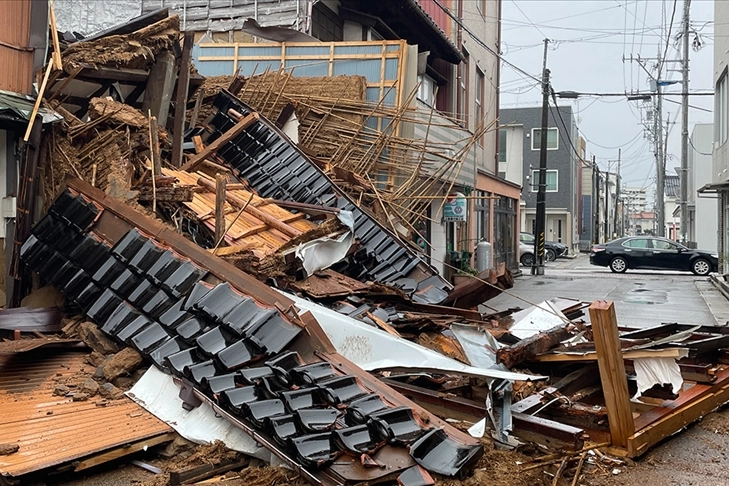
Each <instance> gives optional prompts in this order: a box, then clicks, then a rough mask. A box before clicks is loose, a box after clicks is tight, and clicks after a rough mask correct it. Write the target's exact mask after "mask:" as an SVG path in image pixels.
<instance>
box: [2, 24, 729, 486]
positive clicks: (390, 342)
mask: <svg viewBox="0 0 729 486" xmlns="http://www.w3.org/2000/svg"><path fill="white" fill-rule="evenodd" d="M383 45H384V46H387V45H388V44H387V43H384V44H382V43H381V44H380V47H382V46H383ZM279 48H280V46H276V47H273V49H279ZM53 51H54V52H53V53H52V56H51V60H50V61H49V62H48V64H47V67H46V68H45V71H44V81H43V82H42V83H41V85H40V92H39V95H38V99H37V100H38V102H37V103H36V105H35V107H32V106H29V105H30V102H31V101H32V100H28V99H24V98H22V97H18V96H14V97H11V98H4V99H5V100H8V99H11V100H13V102H15V103H16V109H15V111H12V112H11V113H12V114H11V115H10V116H12V117H14V118H15V119H14V121H13V122H14V123H16V124H21V125H22V123H23V121H22V120H25V123H26V124H27V125H28V126H27V133H28V134H30V137H29V140H32V143H29V144H28V145H27V146H26V148H25V152H24V154H25V159H24V163H23V164H21V170H20V188H22V191H20V192H19V194H18V199H17V207H18V218H17V221H16V227H15V230H14V235H15V238H14V244H13V245H11V248H10V250H11V253H12V255H11V260H10V265H9V268H10V271H11V275H12V277H13V285H12V286H10V287H9V295H8V299H9V302H10V303H11V304H13V305H12V307H17V306H19V305H21V304H22V303H23V302H24V301H25V302H26V303H27V302H28V301H29V300H28V297H26V294H30V296H33V295H39V294H41V293H43V295H44V296H46V297H45V298H44V299H43V300H42V302H43V303H44V304H46V305H43V306H41V307H43V308H42V309H39V310H31V309H27V308H23V307H21V308H20V309H8V310H6V311H3V312H0V331H2V332H3V333H4V334H5V336H7V337H8V339H7V340H6V341H4V342H2V343H0V404H2V407H3V410H12V413H9V414H5V415H4V417H3V419H2V421H0V422H1V423H0V443H3V445H7V446H8V447H7V449H3V450H4V451H5V452H4V453H3V455H0V478H1V479H2V481H4V482H9V483H12V482H17V481H20V482H22V481H24V480H28V479H31V478H33V477H35V476H34V475H36V474H45V473H48V472H49V471H57V470H69V469H71V470H75V471H83V470H85V469H88V468H91V467H93V466H95V465H98V464H102V463H104V462H105V461H108V460H110V459H111V458H117V457H121V456H125V455H129V454H133V453H135V452H137V451H140V450H144V449H146V448H149V447H154V446H156V445H159V444H165V443H168V442H170V441H172V440H173V438H174V436H175V432H177V433H179V434H180V435H182V436H185V437H189V438H191V440H196V441H199V442H213V441H215V440H223V441H224V442H225V444H226V446H227V447H229V448H231V449H234V450H236V451H239V452H242V453H244V454H245V455H246V456H247V457H257V458H260V459H263V460H265V461H267V462H273V463H280V464H284V465H286V466H287V467H289V468H291V469H292V470H294V471H296V472H297V473H298V474H299V475H300V477H301V478H303V479H305V480H306V481H308V482H310V483H312V484H327V485H340V484H355V483H371V482H385V481H390V482H395V481H397V482H399V483H400V484H407V485H415V484H433V483H434V481H435V479H434V477H435V478H439V477H441V476H443V477H458V478H466V477H468V476H470V475H471V474H474V469H475V468H476V469H483V468H484V467H486V466H485V464H487V463H488V462H489V457H488V454H487V451H485V450H484V443H485V442H488V441H490V440H492V439H491V438H493V440H494V441H496V442H497V443H499V444H503V445H504V446H511V447H513V446H514V445H515V444H518V443H526V442H530V443H537V444H540V445H542V446H544V447H551V448H553V449H558V450H559V452H558V453H557V454H556V459H557V461H556V462H560V461H561V464H557V465H558V466H559V468H558V469H557V471H556V472H555V473H554V481H555V482H556V481H558V480H559V477H560V476H561V475H564V476H565V477H567V475H568V474H569V475H572V476H573V477H574V478H575V480H576V479H577V478H579V477H580V474H582V468H583V463H584V458H585V454H586V453H587V451H588V450H589V449H591V448H603V449H605V450H609V451H610V452H612V453H613V454H615V455H622V456H628V457H638V456H640V455H642V454H644V453H645V451H646V450H647V449H648V448H650V447H651V446H652V445H654V444H656V443H657V442H658V441H660V440H662V439H663V438H664V437H667V436H669V435H670V434H672V433H674V432H675V431H677V430H679V429H680V428H681V427H683V426H684V425H685V424H686V423H688V422H690V421H693V420H695V419H697V418H699V417H700V416H702V415H703V414H705V413H707V412H708V411H710V410H711V409H713V408H714V407H716V406H718V405H721V404H722V403H724V402H726V401H727V399H729V386H728V385H727V383H729V381H728V380H729V375H728V374H727V373H729V372H728V371H727V370H726V369H725V368H724V367H723V366H722V365H721V364H722V359H723V356H724V354H725V352H724V351H723V348H724V347H725V346H727V345H728V344H729V342H727V335H726V332H725V331H724V330H723V329H721V328H716V327H710V326H687V325H683V324H674V325H671V326H661V327H659V328H656V329H648V330H630V331H628V330H624V329H623V330H622V331H623V332H622V334H621V333H619V330H618V325H617V322H616V320H615V313H614V308H613V307H612V304H611V303H605V302H595V303H592V305H590V303H583V302H579V301H574V300H570V299H552V300H551V301H547V302H544V303H541V304H539V305H531V304H530V303H528V302H525V304H527V305H526V307H525V308H524V309H521V310H520V309H506V310H503V311H498V310H489V311H485V310H484V309H485V308H484V307H483V306H482V307H479V306H480V305H481V304H483V303H485V302H487V301H488V299H489V298H491V297H493V296H495V295H498V294H499V293H500V292H503V291H508V289H509V288H510V287H511V286H512V284H513V278H512V275H511V273H510V271H509V269H508V268H507V266H506V265H505V264H503V263H502V264H499V265H495V266H493V267H492V268H491V267H490V268H486V269H485V270H484V271H482V272H480V273H479V274H478V275H476V276H472V277H471V278H469V279H468V280H467V281H466V282H465V283H461V284H459V285H455V286H454V285H453V284H452V283H451V282H450V281H449V279H447V278H445V277H444V275H443V274H442V272H440V271H439V269H438V268H436V267H435V266H434V265H433V264H432V262H429V261H428V258H427V255H426V254H424V253H423V252H422V251H421V249H420V248H419V247H418V245H417V244H414V243H413V238H412V234H411V233H409V232H408V227H409V225H410V230H411V231H412V230H415V229H417V228H413V226H415V224H414V222H413V221H412V220H410V221H409V218H408V216H407V214H408V213H407V212H402V211H395V208H396V206H395V205H394V202H395V201H397V200H398V199H397V198H394V197H392V194H390V195H389V196H388V194H387V191H385V190H382V189H381V188H380V187H379V186H378V182H377V181H376V180H372V179H371V178H370V177H369V175H368V174H369V170H370V169H371V168H372V167H374V166H376V164H379V163H381V162H382V160H383V159H382V158H381V155H382V153H383V152H387V151H386V150H385V149H388V150H392V151H393V152H396V151H397V150H404V148H403V146H402V143H403V142H402V140H401V139H400V138H399V137H398V136H395V135H392V136H390V135H388V134H387V133H386V132H383V131H379V132H378V131H377V130H379V128H377V127H376V125H377V124H378V123H379V124H380V125H381V120H382V119H383V118H387V117H393V118H394V117H396V116H399V117H400V118H401V119H405V120H406V119H407V117H409V116H411V114H409V112H407V110H404V111H403V112H402V113H399V114H398V113H395V112H394V111H392V110H391V109H388V110H389V111H385V109H384V108H383V109H382V111H375V115H376V116H375V117H374V118H375V120H374V121H372V120H371V119H369V118H367V117H364V116H362V115H361V113H362V111H363V110H364V109H365V108H367V107H369V108H376V106H374V107H373V106H372V104H368V103H367V100H366V91H367V89H368V87H367V82H366V80H365V79H362V78H357V77H354V76H344V77H336V76H334V77H329V78H325V79H321V78H302V79H298V78H297V77H294V76H289V75H287V73H285V72H283V71H277V72H273V71H270V70H269V71H267V72H265V73H264V74H261V75H258V76H250V77H242V76H227V77H222V78H203V76H201V75H199V73H197V72H196V71H195V69H194V66H193V64H192V63H191V59H192V57H193V43H192V36H191V35H189V34H186V35H184V36H182V35H181V34H180V31H179V18H178V17H176V16H169V15H168V12H167V11H165V10H162V11H155V12H151V13H149V14H146V15H145V16H142V17H140V18H136V19H133V20H132V21H131V22H129V23H127V24H124V25H121V26H118V27H117V28H115V29H110V30H107V31H105V32H103V33H102V34H99V35H97V36H94V37H91V38H88V39H85V40H82V41H78V40H77V39H75V38H65V37H61V39H59V40H58V42H57V43H56V42H54V49H53ZM311 86H316V87H318V88H316V89H320V88H321V86H327V89H329V90H335V89H342V90H345V91H352V92H357V93H359V95H358V96H360V97H359V98H356V97H354V98H351V99H348V100H347V103H345V104H341V103H333V102H332V101H331V98H329V99H328V100H327V99H324V98H327V97H322V99H320V100H319V99H317V97H316V96H313V95H312V93H310V92H308V93H307V90H311V89H312V88H311ZM363 91H364V93H365V96H364V97H362V92H363ZM320 103H321V104H320ZM358 103H359V105H358ZM356 106H359V107H358V108H357V109H355V107H356ZM18 107H22V108H25V109H24V110H23V109H18ZM363 107H364V108H363ZM29 111H30V112H31V113H30V116H28V112H29ZM36 112H37V113H39V115H38V117H37V118H36V115H35V113H36ZM346 113H349V115H347V116H345V115H346ZM332 114H337V115H336V116H333V115H332ZM370 122H372V123H371V124H372V125H373V126H371V127H369V129H368V130H369V131H367V130H365V128H364V127H366V126H367V123H370ZM436 126H437V122H436ZM358 127H359V128H358ZM380 128H381V127H380ZM365 132H366V133H365ZM363 133H364V134H363ZM373 134H378V135H377V137H374V138H373ZM297 139H298V140H299V141H298V142H297V141H296V140H297ZM368 144H369V146H372V147H380V148H381V149H382V152H380V153H379V154H377V155H376V156H375V155H372V154H369V153H368V152H367V150H366V147H367V146H368ZM421 149H423V147H417V148H416V153H418V150H421ZM373 150H374V149H373ZM399 156H401V157H403V159H402V160H406V159H407V157H408V155H407V154H405V155H402V154H401V155H399ZM410 156H412V154H410ZM388 157H389V156H388ZM393 157H394V156H393ZM454 160H456V158H455V157H454ZM463 160H466V159H463ZM461 162H462V161H461ZM348 163H349V164H350V165H347V164H348ZM419 165H420V163H419V162H418V161H417V160H416V167H418V166H419ZM408 167H410V169H412V166H408ZM453 167H456V168H457V167H458V164H455V165H454V166H453ZM358 168H359V169H362V170H358ZM437 170H438V169H435V172H430V173H428V171H425V172H426V173H427V174H428V177H426V179H428V180H429V181H430V182H431V183H432V184H447V178H445V181H446V182H443V180H444V178H443V177H441V176H442V174H440V175H439V174H438V173H437ZM456 170H457V169H456ZM433 181H435V182H433ZM404 187H410V188H415V189H416V188H417V187H418V186H417V185H416V184H415V183H413V184H411V185H409V186H408V185H405V186H404ZM429 190H430V189H429ZM426 192H427V191H424V192H421V193H419V194H420V195H421V196H422V195H423V194H424V193H426ZM406 199H407V198H406ZM411 203H412V204H411V205H410V208H411V209H413V210H415V209H414V208H419V209H418V210H424V208H423V207H422V206H418V204H417V200H416V199H414V200H413V201H411ZM53 289H56V292H55V293H51V291H52V290H53ZM48 295H51V296H52V299H50V300H49V299H48V297H47V296H48ZM30 296H29V297H30ZM49 303H50V304H49ZM51 304H52V305H51ZM54 306H55V307H57V308H51V307H54ZM587 306H590V310H589V314H590V322H589V323H587V322H584V321H583V320H581V319H580V318H581V317H582V316H583V314H584V309H585V308H587ZM62 319H65V320H62ZM88 347H90V348H92V349H93V350H94V352H92V353H89V351H88ZM656 363H658V364H656ZM657 370H658V371H661V370H662V373H657ZM19 377H21V378H19ZM626 377H629V378H630V379H627V378H626ZM125 390H126V392H127V393H126V394H125V393H124V391H125ZM99 397H100V398H99ZM631 397H634V398H633V399H631ZM638 398H640V400H638ZM195 423H201V424H204V426H203V427H201V428H202V429H204V430H202V431H200V430H192V429H193V428H194V427H193V425H194V424H195ZM454 424H461V425H463V424H468V425H469V427H463V426H461V427H456V426H455V425H454ZM88 427H98V428H99V430H104V431H105V433H103V434H97V435H98V436H96V437H93V438H91V437H88V435H83V434H82V431H83V430H84V429H85V428H88ZM464 428H465V429H467V431H464V430H463V429H464ZM487 431H488V433H487ZM79 434H82V435H79ZM79 437H83V439H84V440H81V439H79ZM39 438H41V439H42V440H39ZM59 444H68V446H66V447H59ZM580 458H581V460H580ZM552 459H555V457H554V456H552ZM573 460H575V462H577V460H579V462H578V463H577V465H576V467H575V468H572V466H570V464H571V462H572V461H573ZM609 460H610V461H618V462H619V460H618V459H609ZM534 462H535V463H536V464H534V466H535V467H542V468H548V467H550V466H551V465H553V464H555V461H553V460H552V462H549V461H546V460H541V459H540V460H534ZM236 464H237V463H236ZM515 468H516V466H515ZM217 470H218V469H211V471H217ZM431 474H432V475H433V476H434V477H433V476H431Z"/></svg>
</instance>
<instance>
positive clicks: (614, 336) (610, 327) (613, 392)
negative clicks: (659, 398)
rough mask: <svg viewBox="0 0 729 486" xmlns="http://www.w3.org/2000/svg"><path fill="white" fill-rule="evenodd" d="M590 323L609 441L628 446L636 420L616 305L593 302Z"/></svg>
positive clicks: (599, 301)
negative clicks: (605, 409) (606, 417)
mask: <svg viewBox="0 0 729 486" xmlns="http://www.w3.org/2000/svg"><path fill="white" fill-rule="evenodd" d="M590 322H591V323H592V334H593V339H594V340H595V350H596V351H597V364H598V366H599V368H600V381H601V383H602V391H603V395H604V397H605V406H606V408H607V412H608V423H609V425H610V435H611V437H612V443H613V445H615V446H618V447H627V446H628V437H630V436H631V435H633V433H634V432H635V423H634V422H633V412H632V411H631V407H630V395H629V394H628V379H627V378H626V376H625V365H624V364H623V353H622V350H621V348H620V337H619V334H618V320H617V318H616V317H615V305H614V304H613V303H612V302H610V301H605V300H596V301H595V302H593V303H592V305H591V306H590Z"/></svg>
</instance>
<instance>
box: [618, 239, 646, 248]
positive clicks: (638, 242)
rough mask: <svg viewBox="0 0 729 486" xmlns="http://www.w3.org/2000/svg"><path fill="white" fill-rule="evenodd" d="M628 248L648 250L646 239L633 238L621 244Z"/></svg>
mask: <svg viewBox="0 0 729 486" xmlns="http://www.w3.org/2000/svg"><path fill="white" fill-rule="evenodd" d="M623 246H627V247H628V248H648V240H647V239H646V238H634V239H632V240H628V241H626V242H625V243H623Z"/></svg>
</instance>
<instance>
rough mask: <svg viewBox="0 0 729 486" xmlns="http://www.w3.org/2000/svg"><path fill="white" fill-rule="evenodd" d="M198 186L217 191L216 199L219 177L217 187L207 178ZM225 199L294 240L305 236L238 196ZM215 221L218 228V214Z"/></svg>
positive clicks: (230, 195)
mask: <svg viewBox="0 0 729 486" xmlns="http://www.w3.org/2000/svg"><path fill="white" fill-rule="evenodd" d="M197 184H198V185H199V186H202V187H204V188H206V189H208V190H209V191H212V190H215V191H216V197H217V176H216V185H215V186H213V182H212V181H211V180H209V179H206V178H205V177H200V178H199V179H198V180H197ZM225 198H226V199H227V200H228V201H230V203H231V204H233V205H234V206H237V207H239V208H245V212H246V213H248V214H251V215H253V216H255V217H256V218H258V219H260V220H261V221H262V222H264V223H266V224H267V225H268V226H270V227H271V228H273V229H277V230H279V231H280V232H281V233H283V234H285V235H287V236H290V237H291V238H294V237H296V236H299V235H301V234H303V231H300V230H297V229H296V228H294V227H293V226H290V225H288V224H286V223H284V222H283V221H279V220H278V219H276V218H275V217H274V216H271V215H270V214H268V213H265V212H263V211H261V210H260V209H258V208H257V207H255V206H252V205H250V204H248V201H246V200H244V199H242V198H240V197H238V196H236V195H235V194H232V193H230V192H229V193H228V194H226V195H225ZM216 206H217V204H216ZM215 221H216V226H217V221H218V216H217V213H216V216H215ZM216 241H217V240H216Z"/></svg>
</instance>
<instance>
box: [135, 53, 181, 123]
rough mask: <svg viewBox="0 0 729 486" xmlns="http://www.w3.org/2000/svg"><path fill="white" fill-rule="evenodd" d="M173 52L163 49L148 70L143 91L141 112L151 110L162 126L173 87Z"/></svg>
mask: <svg viewBox="0 0 729 486" xmlns="http://www.w3.org/2000/svg"><path fill="white" fill-rule="evenodd" d="M175 64H176V63H175V54H174V53H173V52H171V51H163V52H161V53H159V54H158V55H157V59H156V60H155V62H154V64H153V65H152V69H151V70H150V71H149V79H148V80H147V90H146V91H145V92H144V101H143V102H142V113H147V112H148V111H150V110H151V111H152V115H153V116H155V117H157V120H159V122H160V124H161V125H162V126H163V127H166V126H167V115H168V114H169V111H170V101H171V100H172V91H173V89H174V87H175Z"/></svg>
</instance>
